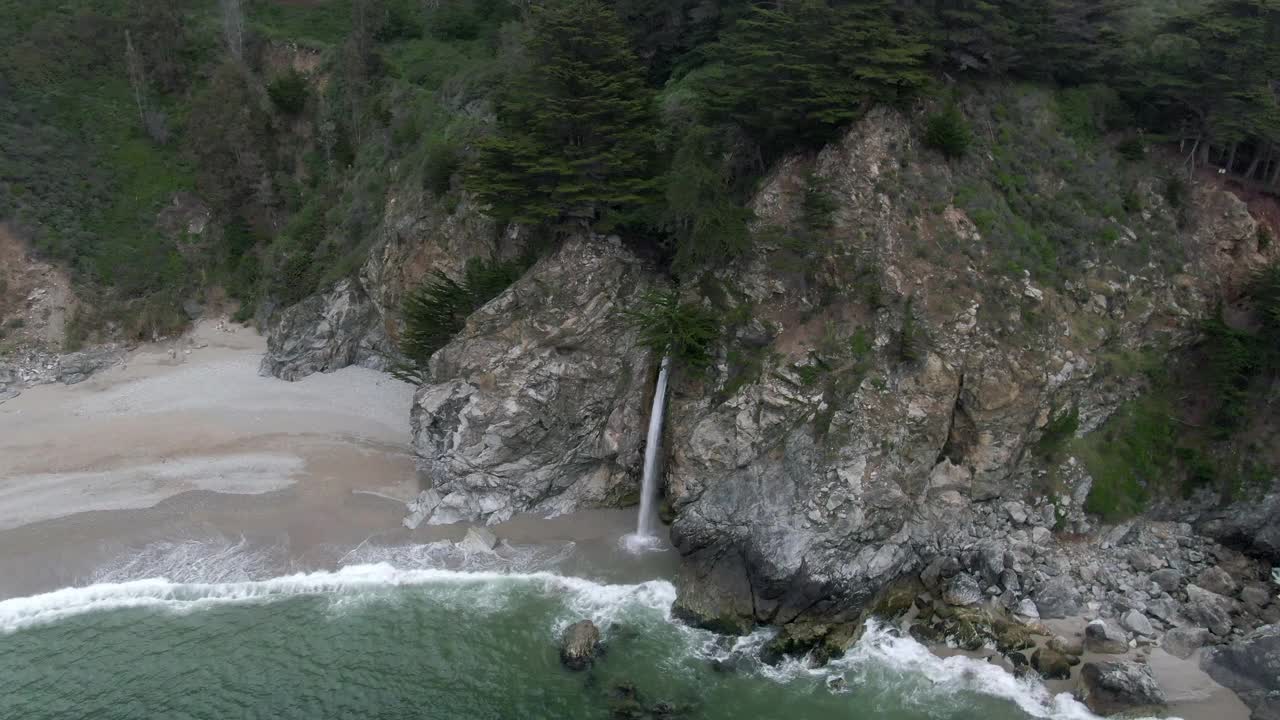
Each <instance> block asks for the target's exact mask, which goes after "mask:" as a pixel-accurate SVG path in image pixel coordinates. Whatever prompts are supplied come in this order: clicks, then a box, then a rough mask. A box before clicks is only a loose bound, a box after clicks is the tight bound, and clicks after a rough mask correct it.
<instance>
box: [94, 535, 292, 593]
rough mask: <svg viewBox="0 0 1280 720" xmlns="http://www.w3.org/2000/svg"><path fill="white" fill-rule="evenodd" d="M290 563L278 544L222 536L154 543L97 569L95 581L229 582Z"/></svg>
mask: <svg viewBox="0 0 1280 720" xmlns="http://www.w3.org/2000/svg"><path fill="white" fill-rule="evenodd" d="M288 564H289V560H288V552H287V551H286V548H284V547H283V546H280V545H269V546H261V545H253V544H251V543H250V542H249V541H248V540H246V539H245V538H243V537H241V538H239V539H238V540H232V539H230V538H224V537H214V538H204V539H188V540H176V541H163V542H156V543H152V544H150V545H147V546H145V547H143V548H142V549H140V550H134V551H131V552H129V553H128V554H127V555H124V556H122V557H121V558H119V559H117V560H116V561H114V562H111V563H108V564H107V565H106V566H104V567H103V568H102V569H100V570H98V571H97V572H96V573H95V574H94V575H93V578H92V582H93V583H94V584H104V583H123V582H128V581H130V580H145V579H148V578H166V579H168V580H171V581H173V582H177V583H229V582H243V581H247V580H265V579H267V578H270V577H272V576H273V575H279V574H280V571H281V570H282V569H287V568H288Z"/></svg>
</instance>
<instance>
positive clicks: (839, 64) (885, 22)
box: [702, 0, 928, 155]
mask: <svg viewBox="0 0 1280 720" xmlns="http://www.w3.org/2000/svg"><path fill="white" fill-rule="evenodd" d="M927 50H928V47H927V46H926V45H924V44H923V43H921V42H919V41H918V40H917V39H916V37H915V36H914V35H912V34H910V33H908V32H906V31H905V30H903V29H901V28H899V27H898V26H897V24H896V23H895V21H894V17H893V8H892V5H891V3H890V2H888V0H857V1H856V2H851V3H848V4H844V5H841V6H839V7H831V6H829V5H827V4H826V2H824V0H796V1H795V2H788V3H786V4H785V5H783V6H782V8H781V9H772V8H768V7H765V6H762V5H757V6H756V7H754V8H752V10H751V11H750V12H749V13H748V14H747V15H746V16H745V17H743V18H742V19H741V20H739V21H738V22H737V23H736V24H735V25H734V26H733V27H732V28H731V29H730V30H729V31H728V32H726V33H725V34H724V36H723V37H722V39H721V41H720V42H719V43H718V44H717V46H716V47H714V48H712V49H711V50H710V53H711V57H712V59H713V60H714V61H716V62H718V63H719V64H718V66H717V67H715V68H714V69H713V70H712V71H711V72H709V73H708V75H707V80H706V82H704V84H703V87H702V91H703V94H704V96H705V106H706V111H707V113H708V114H709V115H710V116H711V117H712V118H713V119H716V120H728V121H732V122H734V123H737V124H738V125H739V126H740V127H742V129H743V130H745V131H746V132H747V133H748V134H749V135H750V136H751V137H752V138H753V139H754V140H755V141H756V142H757V143H758V144H759V145H760V146H761V147H762V148H763V149H764V151H765V152H766V154H771V155H772V154H776V153H778V152H782V151H785V150H787V149H789V148H790V147H792V146H794V145H809V146H813V145H819V144H821V143H823V142H826V141H828V140H830V139H831V138H832V137H833V136H834V135H835V134H836V132H837V131H838V130H839V129H840V128H841V127H842V126H844V125H846V124H848V123H849V122H850V121H852V120H855V119H857V118H858V117H861V115H862V114H863V113H864V112H866V110H867V109H868V108H869V107H870V106H871V105H873V104H875V103H877V102H894V101H896V100H899V99H900V98H902V97H903V96H904V95H906V94H908V93H910V92H911V91H913V90H915V89H918V88H920V87H922V86H924V85H925V84H926V82H927V81H928V75H927V74H926V72H925V70H924V68H923V64H924V56H925V53H926V52H927Z"/></svg>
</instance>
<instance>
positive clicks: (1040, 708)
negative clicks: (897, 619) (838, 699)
mask: <svg viewBox="0 0 1280 720" xmlns="http://www.w3.org/2000/svg"><path fill="white" fill-rule="evenodd" d="M830 667H831V668H832V669H833V670H837V671H843V672H852V673H855V674H862V673H864V672H866V671H867V670H868V669H871V668H874V669H875V670H877V671H880V672H884V671H889V672H894V673H898V674H900V675H902V676H904V677H910V678H912V679H918V678H923V679H924V680H925V681H926V682H925V683H918V682H917V683H916V684H915V687H916V690H915V692H914V693H912V694H910V695H909V699H910V700H915V701H918V702H921V703H923V704H933V703H936V702H937V701H938V699H939V698H940V697H953V698H959V697H961V696H962V695H963V694H964V693H976V694H981V695H987V696H991V697H997V698H1002V699H1004V700H1008V701H1010V702H1012V703H1013V704H1015V705H1017V706H1018V708H1019V709H1021V710H1022V711H1023V712H1024V713H1026V714H1028V715H1030V716H1032V717H1037V718H1053V719H1054V720H1097V716H1096V715H1094V714H1093V713H1091V712H1090V711H1089V709H1088V708H1086V707H1085V706H1084V705H1083V704H1082V703H1080V702H1079V701H1078V700H1076V699H1075V698H1074V697H1072V696H1071V694H1070V693H1058V694H1054V693H1052V692H1050V691H1049V689H1048V688H1046V687H1045V686H1044V685H1043V684H1042V683H1041V682H1039V681H1038V680H1036V679H1034V678H1031V677H1026V678H1018V677H1015V676H1014V675H1013V674H1011V673H1009V672H1007V671H1006V670H1004V669H1003V668H1001V667H999V666H997V665H993V664H991V663H989V662H986V661H985V660H978V659H975V658H970V657H965V656H962V655H955V656H952V657H947V658H941V657H938V656H937V655H934V654H933V653H932V652H930V651H929V649H928V648H926V647H925V646H923V645H921V644H920V643H918V642H916V641H915V640H913V639H912V638H910V637H905V636H900V635H898V634H896V633H894V632H892V631H890V630H888V629H886V628H884V627H882V626H880V625H878V624H876V623H875V622H869V623H868V625H867V631H866V633H865V634H864V635H863V636H862V638H861V639H860V640H859V641H858V643H857V644H856V645H854V646H853V647H852V648H850V650H849V652H848V653H847V654H846V655H845V656H844V657H843V658H840V659H839V660H836V661H834V662H832V663H831V666H830Z"/></svg>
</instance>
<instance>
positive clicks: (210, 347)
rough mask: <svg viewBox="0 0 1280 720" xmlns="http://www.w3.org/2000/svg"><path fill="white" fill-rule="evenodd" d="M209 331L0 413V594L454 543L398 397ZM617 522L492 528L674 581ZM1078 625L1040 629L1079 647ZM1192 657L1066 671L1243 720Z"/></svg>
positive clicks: (241, 335) (380, 377)
mask: <svg viewBox="0 0 1280 720" xmlns="http://www.w3.org/2000/svg"><path fill="white" fill-rule="evenodd" d="M224 327H227V326H225V325H223V324H222V323H219V324H218V325H217V326H215V325H214V323H213V322H212V321H204V322H202V323H199V324H198V325H197V326H196V328H195V329H194V330H193V331H192V333H190V334H188V335H186V336H184V337H183V338H180V339H179V340H177V341H175V342H173V343H169V344H167V345H147V346H143V347H141V348H138V349H136V350H134V351H132V352H130V353H129V354H128V355H127V357H126V360H125V362H124V363H123V364H121V365H117V366H115V367H112V368H109V369H106V370H104V371H102V372H100V373H98V374H96V375H94V376H92V377H91V378H90V379H89V380H87V381H85V382H83V383H80V384H78V385H72V386H62V385H41V386H36V387H32V388H29V389H27V390H26V391H25V392H24V393H23V394H22V395H20V396H18V397H16V398H13V399H11V400H9V401H8V402H6V403H4V404H0V549H2V550H0V600H4V599H7V598H13V597H21V596H27V595H32V594H38V593H41V592H48V591H51V590H54V589H59V588H62V587H68V586H73V585H80V584H84V583H85V582H92V581H93V580H94V578H100V577H103V574H104V572H105V573H108V575H109V573H110V572H111V571H112V568H113V567H116V566H120V565H122V564H125V565H126V566H127V563H128V562H131V560H130V558H131V557H134V556H138V555H140V554H141V555H144V556H145V554H146V553H148V552H154V553H156V554H157V557H156V558H154V559H153V560H154V562H155V563H157V564H156V565H155V567H165V565H164V562H167V561H166V560H165V559H164V558H163V557H161V555H162V554H163V552H168V551H172V552H187V551H193V550H192V549H193V548H194V549H196V550H198V549H199V548H205V547H207V548H213V549H214V551H221V550H218V549H219V548H242V549H244V550H246V551H248V552H250V553H251V554H253V553H256V554H253V557H254V558H255V560H254V562H260V563H261V567H260V568H258V569H259V570H260V571H262V572H268V573H270V572H276V573H278V574H285V573H287V572H289V571H298V570H323V569H329V570H332V569H337V567H338V566H340V564H341V563H342V562H343V561H344V560H346V559H348V558H349V557H351V556H352V553H356V552H357V551H365V552H366V554H367V551H369V550H378V551H384V552H386V553H387V554H388V555H387V556H388V557H389V558H394V557H395V553H397V552H403V553H413V552H416V551H418V550H419V549H420V548H427V547H430V545H431V543H445V542H458V541H462V540H464V539H466V537H467V533H468V528H469V527H471V526H470V525H469V524H465V523H458V524H453V525H423V526H421V527H419V528H417V529H414V530H408V529H405V528H404V527H403V526H402V525H401V520H402V518H403V517H404V503H405V502H407V501H409V500H411V499H412V498H414V497H415V496H416V495H417V493H418V492H419V490H420V488H419V481H418V478H417V474H416V470H415V467H414V461H413V456H412V453H411V451H410V448H409V429H408V425H409V424H408V408H409V404H410V402H411V401H412V396H413V388H412V387H411V386H409V385H407V384H404V383H401V382H399V381H397V380H394V379H392V378H390V377H389V376H387V375H384V374H381V373H377V372H374V371H370V370H365V369H362V368H346V369H344V370H341V371H339V372H336V373H331V374H327V375H313V376H310V377H308V378H306V379H304V380H300V381H298V382H294V383H288V382H284V381H281V380H277V379H275V378H263V377H260V376H258V374H257V365H258V362H259V360H260V358H261V354H262V351H263V350H264V348H265V340H264V339H263V338H262V337H261V336H259V335H258V334H257V333H256V332H255V331H253V330H251V329H248V328H236V329H235V331H234V332H227V331H226V330H224V329H222V328H224ZM633 521H634V510H632V509H626V510H599V511H585V512H579V513H574V514H572V515H566V516H561V517H559V518H553V519H550V520H545V519H539V518H530V517H523V516H517V517H515V518H512V519H511V520H509V521H507V522H505V523H502V524H500V525H497V526H495V527H493V528H492V530H493V531H494V533H495V534H496V536H497V537H498V538H501V540H503V541H505V542H507V543H509V546H508V547H512V548H522V549H527V548H542V549H546V550H547V552H548V553H549V554H553V553H552V552H551V551H553V550H554V549H555V548H557V547H569V548H571V551H570V552H568V553H567V554H566V555H565V558H563V559H562V560H563V562H564V565H563V567H562V568H561V567H560V566H557V571H558V572H564V573H566V574H572V573H579V574H588V575H591V576H593V577H595V578H598V579H603V580H605V581H608V582H632V581H636V580H642V579H652V578H665V579H671V578H673V577H674V575H675V570H676V567H677V563H678V557H677V554H676V553H675V552H674V551H673V550H670V549H668V551H667V552H663V553H646V554H645V555H642V556H640V557H638V558H637V557H636V556H629V555H627V554H626V553H625V551H623V550H621V549H620V548H619V547H618V546H617V540H618V538H619V537H621V536H622V535H623V534H625V533H627V532H629V531H630V530H631V523H632V522H633ZM237 543H240V545H237ZM156 548H160V550H155V549H156ZM166 548H170V549H171V550H166ZM627 558H630V559H627ZM148 561H151V560H148ZM145 567H147V566H145V565H141V566H139V568H141V569H145ZM139 568H135V569H139ZM139 571H141V570H139ZM1086 622H1087V618H1086V616H1085V615H1081V616H1077V617H1072V618H1069V619H1067V620H1055V621H1045V622H1044V625H1045V626H1046V627H1047V628H1049V630H1050V631H1051V633H1053V634H1063V635H1068V636H1072V635H1077V636H1079V637H1081V638H1083V631H1084V624H1085V623H1086ZM1042 644H1043V643H1042ZM925 645H926V647H929V649H930V650H931V651H932V652H934V654H936V655H938V656H941V657H946V656H948V655H954V654H966V655H969V656H970V657H985V658H987V659H988V661H992V662H998V663H1000V664H1002V665H1004V664H1005V663H1004V662H1003V658H1001V656H1000V655H999V653H995V652H994V651H982V652H977V653H972V652H968V653H966V652H963V651H959V650H956V649H955V648H951V647H948V646H947V645H945V644H942V645H939V644H938V643H925ZM1144 650H1145V652H1144ZM1029 652H1030V651H1028V653H1029ZM1201 652H1202V651H1200V650H1197V651H1196V652H1195V654H1193V655H1191V656H1190V657H1189V658H1188V659H1185V660H1184V659H1179V658H1177V657H1174V656H1172V655H1169V654H1168V653H1165V652H1164V651H1163V650H1161V649H1159V648H1151V647H1145V648H1141V649H1131V650H1130V651H1129V652H1127V653H1125V654H1124V655H1110V656H1105V657H1101V658H1093V657H1089V656H1085V657H1083V658H1082V659H1084V660H1085V661H1086V662H1087V661H1089V660H1091V659H1104V660H1119V659H1133V658H1137V657H1143V658H1145V660H1146V661H1147V662H1148V663H1149V665H1150V667H1151V668H1152V670H1153V672H1154V673H1155V674H1156V677H1157V680H1158V681H1159V683H1160V685H1161V686H1162V687H1163V689H1164V690H1165V691H1166V693H1167V694H1168V697H1169V706H1168V712H1169V713H1170V714H1175V715H1179V716H1181V717H1184V718H1186V719H1187V720H1243V719H1244V718H1247V717H1248V713H1249V711H1248V708H1247V707H1246V706H1245V705H1244V704H1243V702H1241V701H1240V699H1239V698H1238V697H1237V696H1236V695H1235V694H1234V693H1233V692H1231V691H1230V690H1228V689H1226V688H1224V687H1222V686H1221V685H1219V684H1217V683H1215V682H1214V681H1213V680H1211V679H1210V678H1209V677H1208V676H1207V675H1206V674H1205V673H1204V671H1202V670H1201V669H1200V668H1199V663H1198V657H1199V654H1200V653H1201ZM993 655H994V656H995V657H994V658H993V657H992V656H993ZM1007 669H1010V670H1013V669H1014V668H1007ZM1078 676H1079V667H1076V668H1074V669H1073V671H1072V679H1071V680H1048V681H1046V682H1045V685H1046V687H1047V688H1048V689H1049V690H1050V691H1052V692H1054V693H1057V692H1062V691H1066V690H1069V689H1072V688H1074V687H1075V686H1076V685H1077V683H1078Z"/></svg>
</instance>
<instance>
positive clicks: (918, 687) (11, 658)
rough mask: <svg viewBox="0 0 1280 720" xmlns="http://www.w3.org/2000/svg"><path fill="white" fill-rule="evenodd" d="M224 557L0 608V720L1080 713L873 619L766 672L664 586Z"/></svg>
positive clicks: (465, 567) (747, 650)
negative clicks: (680, 610) (578, 647)
mask: <svg viewBox="0 0 1280 720" xmlns="http://www.w3.org/2000/svg"><path fill="white" fill-rule="evenodd" d="M428 550H429V548H428ZM220 552H221V554H220V555H217V556H215V557H213V558H211V559H210V560H209V561H208V562H204V563H198V562H193V561H192V559H191V558H190V557H188V558H186V559H185V560H184V561H183V562H182V563H181V568H182V569H181V570H180V571H176V570H175V572H171V573H168V575H169V576H170V577H171V578H172V579H166V578H165V577H128V575H129V574H130V573H134V574H137V573H139V572H146V571H148V570H156V569H160V570H163V569H164V567H163V565H156V564H155V563H149V562H148V563H138V564H135V565H126V566H125V567H123V568H122V569H117V570H116V571H114V572H113V573H106V574H103V575H102V576H101V577H100V578H99V579H98V581H96V582H91V583H87V584H84V585H81V586H78V587H73V588H66V589H62V590H57V591H53V592H48V593H43V594H38V595H33V596H28V597H17V598H10V599H7V600H4V601H0V718H3V720H10V719H12V720H19V719H20V720H43V719H45V718H49V719H54V718H56V719H58V720H65V719H67V718H92V719H93V720H117V719H118V720H147V719H150V718H156V719H161V718H163V719H164V720H185V719H190V720H215V719H216V720H226V719H230V718H264V719H267V718H270V719H275V720H294V719H296V720H323V719H328V718H333V719H339V718H342V719H346V718H363V719H375V718H388V719H391V718H406V719H407V718H414V719H429V720H455V719H457V720H462V719H466V720H482V719H489V718H492V719H494V720H499V719H501V720H522V719H526V718H529V719H532V718H547V719H548V720H551V719H554V720H572V719H577V718H582V719H587V718H591V719H599V720H607V719H610V718H673V719H674V718H687V719H689V720H694V719H702V720H719V719H723V720H730V719H732V720H755V719H762V720H763V719H765V718H769V719H777V720H808V719H811V718H812V719H818V718H892V719H899V718H901V719H904V720H905V719H908V718H973V719H975V720H977V719H981V720H1006V719H1008V720H1013V719H1018V718H1063V719H1067V718H1071V719H1080V720H1083V719H1085V718H1092V717H1093V716H1092V715H1090V714H1089V712H1088V711H1087V710H1086V709H1085V708H1084V707H1083V706H1082V705H1081V704H1080V703H1078V702H1077V701H1075V700H1074V699H1072V698H1071V697H1070V696H1068V695H1066V694H1061V695H1057V696H1055V695H1053V694H1051V693H1050V692H1049V691H1047V690H1046V689H1045V688H1044V687H1043V686H1042V685H1040V684H1039V683H1038V682H1037V681H1036V680H1034V679H1020V678H1015V677H1014V676H1013V675H1011V674H1009V673H1007V672H1005V671H1004V670H1002V669H1001V668H999V667H997V666H995V665H992V664H990V663H987V662H985V661H983V660H975V659H971V658H967V657H961V656H955V657H949V658H945V659H943V658H939V657H937V656H935V655H933V654H932V653H930V652H929V650H928V649H926V648H925V647H923V646H921V645H920V644H918V643H916V642H915V641H914V640H912V639H910V638H909V637H901V636H899V634H898V633H896V632H895V631H894V630H892V629H890V628H885V627H880V626H876V625H872V626H871V627H869V629H868V631H867V633H866V634H865V635H864V637H863V638H862V640H861V641H860V642H859V643H858V644H857V645H856V646H855V647H854V648H852V649H851V651H850V652H849V653H848V654H847V655H846V656H845V657H844V658H841V659H840V660H837V661H835V662H833V663H832V664H831V665H829V666H828V667H826V668H822V669H814V668H808V667H807V666H805V664H804V663H802V662H800V661H789V662H787V663H784V664H783V665H780V666H777V667H769V666H766V665H763V664H761V663H760V662H759V661H758V660H757V659H756V657H755V656H756V651H757V650H758V649H759V647H760V645H761V644H763V643H764V642H765V641H766V640H767V639H768V637H769V631H767V630H761V631H758V632H756V633H755V634H753V635H751V636H748V637H745V638H737V639H731V638H723V637H719V636H716V635H714V634H712V633H709V632H705V631H702V630H697V629H693V628H690V627H687V626H685V625H683V624H681V623H679V622H677V621H675V620H673V619H672V617H671V613H670V608H671V603H672V601H673V600H674V598H675V589H674V587H673V586H672V585H671V584H670V583H669V582H667V581H666V580H661V579H655V580H647V581H644V582H636V583H620V582H605V581H603V580H599V579H590V578H589V577H575V576H571V575H562V574H558V573H557V572H554V571H550V570H542V571H538V570H528V569H518V568H517V567H515V566H513V565H512V564H510V563H506V564H503V565H500V566H498V565H496V564H494V563H489V564H488V565H485V564H484V563H474V562H473V563H465V562H464V563H453V564H454V565H455V567H454V568H446V567H425V566H424V565H428V564H432V563H435V562H436V559H437V558H436V556H435V555H434V554H433V553H432V552H429V551H423V552H415V551H413V549H412V548H409V549H404V548H401V549H399V550H397V551H389V552H385V553H382V554H381V555H380V557H384V558H387V559H384V560H382V561H379V562H358V563H352V564H346V565H344V566H341V567H340V568H338V569H334V570H320V571H314V572H297V573H289V574H281V575H275V576H270V577H254V571H253V567H254V564H253V562H251V558H250V560H249V561H246V558H245V557H244V556H241V555H238V554H237V551H236V550H235V549H234V548H232V549H230V550H224V551H220ZM366 556H368V555H367V554H366ZM525 560H526V561H528V560H530V558H525ZM541 560H542V561H545V558H542V559H541ZM532 561H533V562H534V564H537V563H538V562H539V561H540V560H539V558H532ZM527 564H529V563H528V562H524V563H521V565H527ZM543 564H546V563H545V562H544V563H543ZM476 565H480V566H482V567H485V568H486V569H474V568H475V566H476ZM551 565H554V563H551ZM174 567H175V568H176V567H177V566H174ZM228 568H232V569H231V570H229V569H228ZM261 571H262V568H261V567H259V568H258V572H259V574H260V573H261ZM583 618H590V619H592V620H593V621H595V622H596V623H597V624H598V625H599V626H600V627H601V629H602V630H603V633H604V640H605V644H604V648H605V650H604V653H603V655H602V656H601V657H600V658H599V659H598V660H597V662H596V663H595V664H594V666H593V667H592V668H591V669H590V670H587V671H583V672H572V671H569V670H567V669H564V668H563V667H562V666H561V665H560V662H559V658H558V641H559V638H560V634H561V632H562V631H563V629H564V628H565V627H566V626H567V625H569V624H571V623H573V622H576V621H578V620H580V619H583Z"/></svg>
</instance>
